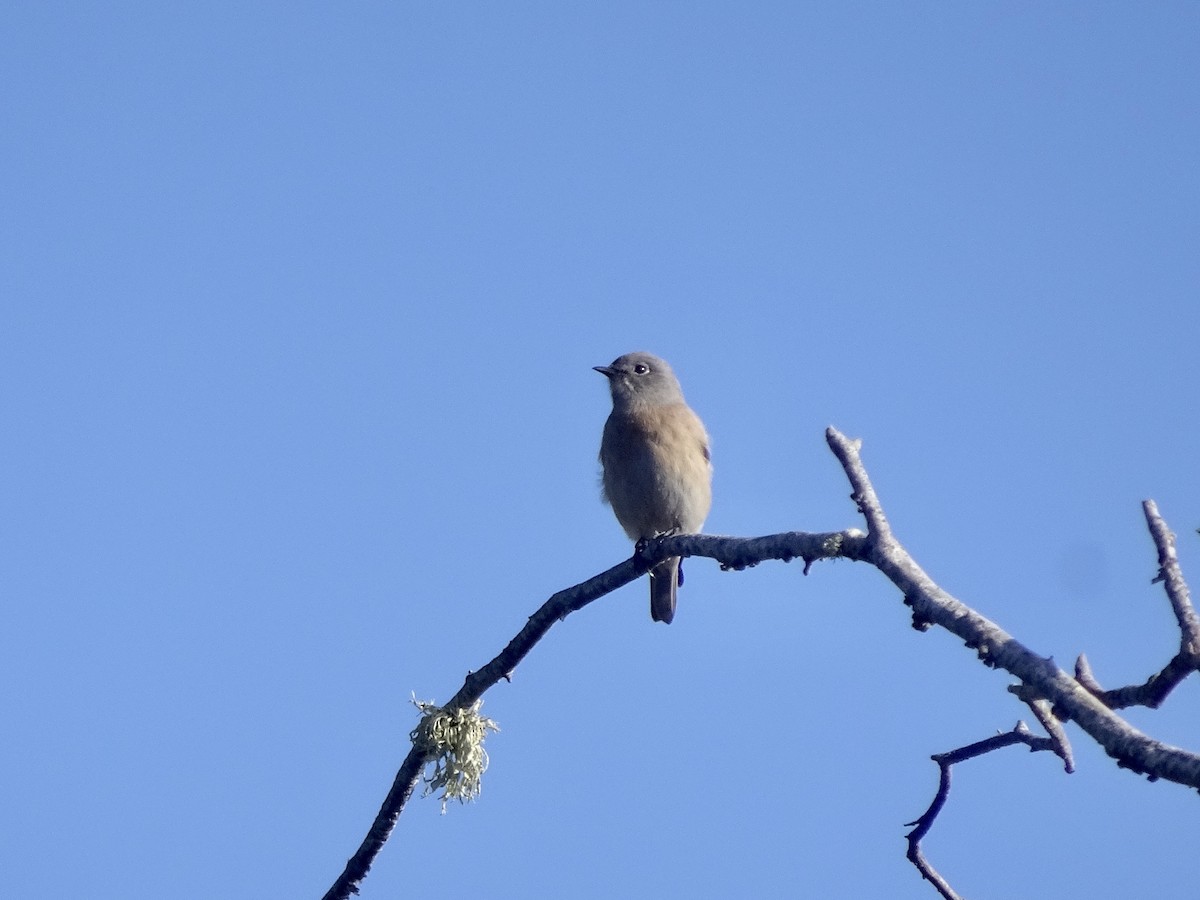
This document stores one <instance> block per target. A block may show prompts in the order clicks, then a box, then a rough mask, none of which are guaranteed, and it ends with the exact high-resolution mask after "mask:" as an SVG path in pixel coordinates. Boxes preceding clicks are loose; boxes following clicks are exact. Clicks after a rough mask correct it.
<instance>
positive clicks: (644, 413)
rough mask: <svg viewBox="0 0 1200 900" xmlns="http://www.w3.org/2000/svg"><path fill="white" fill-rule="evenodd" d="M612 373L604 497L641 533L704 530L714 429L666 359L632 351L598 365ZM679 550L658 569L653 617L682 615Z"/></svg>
mask: <svg viewBox="0 0 1200 900" xmlns="http://www.w3.org/2000/svg"><path fill="white" fill-rule="evenodd" d="M594 368H595V369H596V371H597V372H599V373H600V374H601V375H604V376H605V377H606V378H607V379H608V386H609V388H610V390H611V391H612V401H613V408H612V413H610V414H609V417H608V421H607V422H605V423H604V437H603V439H602V440H601V441H600V464H601V466H603V468H604V476H603V483H604V500H605V502H606V503H608V504H609V505H610V506H612V509H613V512H614V513H615V514H616V516H617V521H618V522H620V523H621V527H622V528H624V529H625V533H626V534H627V535H629V537H630V538H632V539H633V540H634V541H643V540H650V539H652V538H656V537H660V536H662V535H668V534H693V533H695V532H697V531H699V530H700V526H701V525H703V524H704V518H705V516H707V515H708V509H709V507H710V506H711V505H712V463H711V462H710V458H709V452H708V433H707V432H706V431H705V430H704V423H703V422H701V421H700V417H699V416H697V415H696V414H695V413H694V412H692V411H691V409H690V408H688V405H687V403H685V402H684V399H683V391H682V389H681V388H680V387H679V380H678V379H677V378H676V377H675V373H674V372H672V371H671V367H670V366H668V365H667V363H666V361H665V360H661V359H659V358H658V357H657V356H653V355H652V354H649V353H627V354H625V355H624V356H621V357H618V358H617V359H615V360H613V362H612V364H611V365H607V366H595V367H594ZM682 583H683V571H682V568H681V561H680V559H679V557H678V556H673V557H671V558H670V559H664V560H663V561H662V562H660V563H658V564H657V565H656V566H655V567H654V568H653V569H651V570H650V617H651V618H652V619H653V620H654V621H655V622H666V623H667V624H670V622H671V620H672V619H674V618H675V587H676V585H677V584H682Z"/></svg>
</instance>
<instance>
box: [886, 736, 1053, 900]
mask: <svg viewBox="0 0 1200 900" xmlns="http://www.w3.org/2000/svg"><path fill="white" fill-rule="evenodd" d="M1013 744H1024V745H1025V746H1027V747H1029V749H1030V750H1031V751H1034V752H1037V751H1038V750H1049V751H1051V752H1054V753H1058V748H1057V747H1056V746H1055V742H1054V741H1052V740H1051V739H1050V738H1044V737H1038V736H1036V735H1034V734H1031V733H1030V731H1029V729H1028V728H1027V727H1026V726H1025V723H1024V722H1018V723H1017V724H1016V727H1015V728H1013V730H1012V731H1008V732H1005V733H1004V734H998V735H996V736H995V737H990V738H986V739H985V740H982V741H976V742H975V743H974V744H968V745H967V746H965V747H959V748H958V749H957V750H951V751H950V752H948V753H938V754H936V755H934V756H933V757H931V758H932V759H933V761H934V762H935V763H937V764H938V769H939V773H940V777H939V780H938V789H937V793H936V794H935V795H934V797H933V802H932V803H930V804H929V809H927V810H925V812H924V813H923V814H922V815H921V817H920V818H919V819H917V820H916V821H915V822H909V823H907V824H909V825H915V826H916V827H915V828H913V830H912V831H910V832H909V833H908V834H907V835H906V836H905V837H906V839H907V840H908V854H907V856H908V859H909V862H911V863H912V864H913V865H914V866H916V867H917V871H918V872H920V873H921V877H922V878H924V879H925V880H926V881H928V882H929V883H930V884H932V885H933V886H934V887H935V888H936V889H937V892H938V893H939V894H941V895H942V896H943V897H944V898H946V900H962V898H961V897H960V896H959V895H958V894H957V893H956V892H955V891H954V889H953V888H952V887H950V883H949V882H948V881H946V879H945V878H943V877H942V876H941V875H940V874H939V873H938V871H937V869H935V868H934V867H933V865H932V864H931V863H930V862H929V860H928V859H926V858H925V854H924V853H923V852H922V851H921V841H922V839H923V838H924V837H925V835H927V834H929V829H931V828H932V827H933V823H934V821H935V820H936V819H937V817H938V814H939V813H941V811H942V808H943V807H944V806H945V805H946V800H947V798H949V796H950V770H951V768H952V767H953V766H954V765H955V764H956V763H960V762H966V761H967V760H968V759H974V758H975V757H977V756H983V755H984V754H985V753H991V752H992V751H993V750H1000V749H1001V748H1003V747H1011V746H1012V745H1013ZM1060 755H1061V754H1060ZM1068 771H1069V769H1068Z"/></svg>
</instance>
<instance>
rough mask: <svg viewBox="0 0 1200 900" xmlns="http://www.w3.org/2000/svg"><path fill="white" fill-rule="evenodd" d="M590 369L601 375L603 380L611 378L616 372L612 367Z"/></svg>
mask: <svg viewBox="0 0 1200 900" xmlns="http://www.w3.org/2000/svg"><path fill="white" fill-rule="evenodd" d="M592 368H593V369H595V370H596V371H597V372H599V373H600V374H601V375H603V376H604V377H605V378H612V377H613V376H614V375H616V374H617V370H616V369H614V368H613V367H612V366H592Z"/></svg>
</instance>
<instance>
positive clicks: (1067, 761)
mask: <svg viewBox="0 0 1200 900" xmlns="http://www.w3.org/2000/svg"><path fill="white" fill-rule="evenodd" d="M826 440H827V441H828V443H829V446H830V448H831V449H832V450H833V453H834V455H835V456H836V457H837V458H838V460H839V462H841V464H842V468H843V470H844V471H845V473H846V477H847V478H848V479H849V481H850V484H851V487H852V494H851V497H852V499H853V500H854V501H855V503H856V504H857V506H858V509H859V511H860V512H861V513H862V515H863V516H864V518H865V519H866V523H867V526H868V529H869V533H868V534H863V533H862V532H861V531H859V530H857V529H848V530H846V531H839V532H827V533H820V534H810V533H807V532H800V531H792V532H786V533H783V534H773V535H766V536H763V537H757V538H734V537H719V536H714V535H697V534H691V535H676V536H672V537H666V538H660V539H658V540H654V541H649V542H646V543H645V544H644V545H643V546H639V548H638V549H637V551H636V552H635V553H634V556H633V557H632V558H630V559H628V560H626V561H625V562H623V563H621V564H620V565H617V566H614V567H613V568H611V569H609V570H608V571H606V572H602V573H600V574H599V575H596V576H595V577H594V578H591V579H589V580H587V581H585V582H583V583H581V584H577V585H575V586H574V587H570V588H566V589H565V590H562V591H559V592H558V593H556V594H555V595H554V596H552V597H551V598H550V599H549V600H547V601H546V602H545V603H544V604H543V605H542V606H541V608H540V609H538V610H537V612H535V613H534V614H533V615H532V616H530V617H529V620H528V621H527V622H526V623H525V626H524V627H523V628H522V629H521V630H520V631H519V632H518V633H517V635H516V636H515V637H514V638H513V639H512V640H511V641H510V642H509V643H508V645H507V646H506V647H505V648H504V649H503V650H502V651H501V652H500V653H499V654H497V656H496V657H495V658H494V659H492V660H491V661H489V662H488V663H487V664H486V665H484V666H483V667H482V668H480V669H479V670H478V671H475V672H472V673H470V674H469V675H467V677H466V680H465V681H464V682H463V686H462V687H461V688H460V689H459V691H458V693H456V694H455V695H454V696H453V697H452V698H451V699H450V701H449V702H448V703H447V704H446V706H445V707H444V709H445V710H448V711H453V710H457V709H469V708H470V707H471V706H472V705H473V704H474V703H475V702H476V701H477V700H479V699H480V698H481V697H482V696H483V694H484V692H485V691H487V690H488V689H489V688H490V687H492V686H493V685H494V684H496V683H497V682H499V681H500V680H501V679H505V680H510V679H511V675H512V672H513V670H514V669H515V668H516V667H517V665H518V664H519V663H520V662H521V660H523V659H524V658H525V656H526V655H527V654H528V653H529V652H530V651H531V650H532V649H533V647H534V645H535V644H537V642H538V641H540V640H541V639H542V638H543V637H544V636H545V635H546V633H547V632H548V631H549V630H550V628H551V627H552V626H553V625H554V623H555V622H558V621H561V620H562V619H564V618H565V617H566V616H568V615H570V614H571V613H572V612H576V611H577V610H580V609H582V608H583V607H584V606H586V605H588V604H589V603H591V602H592V601H594V600H597V599H599V598H600V597H603V596H605V595H606V594H609V593H611V592H612V591H615V590H617V589H618V588H620V587H623V586H624V585H626V584H629V583H630V582H632V581H635V580H636V579H638V578H640V577H641V576H643V575H645V574H646V572H648V571H649V570H650V568H651V567H652V566H653V565H654V564H655V563H657V562H659V561H661V560H663V559H666V558H667V557H670V556H688V557H691V556H702V557H707V558H709V559H714V560H716V561H717V562H718V563H720V565H721V567H722V568H723V569H727V570H729V569H732V570H741V569H744V568H747V567H749V566H754V565H757V564H758V563H760V562H764V561H766V560H782V561H785V562H787V561H791V560H794V559H803V560H804V572H805V574H807V573H808V570H809V567H810V566H811V565H812V563H813V562H815V561H816V560H820V559H832V558H837V557H840V558H844V559H851V560H856V561H860V562H867V563H869V564H871V565H873V566H874V567H876V568H877V569H879V571H880V572H882V573H883V574H884V575H885V576H886V577H887V578H888V579H889V580H890V581H891V582H892V583H893V584H895V585H896V587H897V588H899V589H900V591H901V593H902V594H903V597H904V602H905V604H907V605H908V606H910V607H911V608H912V611H913V626H914V627H915V628H917V629H919V630H922V631H924V630H927V629H928V628H930V627H932V626H934V625H939V626H941V627H943V628H945V629H947V630H948V631H950V632H951V633H952V634H955V635H957V636H958V637H959V638H961V639H962V640H963V642H964V643H965V644H966V645H967V646H968V647H970V648H971V649H972V650H974V651H975V652H976V654H977V655H978V657H979V658H980V659H981V660H982V661H983V662H984V664H985V665H988V666H993V667H998V668H1001V669H1004V670H1005V671H1007V672H1009V673H1010V674H1012V675H1014V676H1015V677H1016V678H1017V679H1018V681H1019V684H1017V685H1014V686H1012V687H1011V688H1010V690H1012V691H1013V693H1015V694H1016V695H1017V696H1018V697H1019V698H1020V699H1021V700H1023V701H1024V702H1025V703H1027V704H1028V705H1029V706H1030V708H1031V709H1032V710H1033V712H1034V715H1035V716H1036V717H1037V719H1038V721H1039V722H1040V723H1041V724H1042V726H1043V727H1044V728H1046V730H1047V733H1048V734H1049V735H1050V736H1049V737H1045V738H1042V737H1035V736H1033V735H1031V734H1030V733H1029V732H1028V729H1026V728H1025V726H1024V725H1023V724H1018V727H1017V728H1016V729H1014V730H1013V731H1012V732H1009V733H1007V734H1004V735H999V736H997V737H995V738H989V739H988V740H987V741H981V742H979V743H977V744H972V745H970V746H969V747H964V748H962V749H960V750H956V751H953V752H952V753H949V754H943V755H941V756H937V757H934V759H935V760H937V761H938V764H939V766H942V767H943V775H942V780H943V785H942V787H941V788H939V792H938V796H937V797H935V799H934V803H933V805H931V807H930V809H929V811H927V812H926V814H925V815H924V816H922V817H921V819H919V820H918V821H917V822H916V823H914V824H916V825H917V828H916V829H914V831H913V833H912V835H910V858H913V856H914V855H915V856H917V857H918V858H920V859H923V857H922V856H921V854H920V847H919V841H920V838H921V837H923V836H924V835H925V833H927V832H928V830H929V827H930V825H932V822H933V819H934V818H936V816H937V812H938V811H939V810H940V809H941V807H942V806H943V805H944V804H945V800H946V795H947V792H948V790H949V766H950V765H952V764H953V763H954V762H957V761H961V760H962V759H967V758H971V757H973V756H977V755H979V754H980V753H984V752H988V750H989V749H995V748H997V747H1000V746H1009V745H1010V744H1012V743H1024V744H1027V745H1028V746H1030V747H1031V748H1033V749H1035V750H1050V751H1052V752H1054V753H1055V754H1057V755H1058V756H1059V757H1060V758H1061V759H1062V760H1063V763H1064V766H1065V767H1066V769H1067V771H1068V772H1070V771H1072V769H1073V767H1074V764H1073V761H1072V755H1071V748H1070V744H1069V743H1068V741H1067V737H1066V734H1065V732H1064V731H1063V729H1062V727H1061V725H1060V724H1059V722H1058V720H1063V721H1066V720H1073V721H1075V722H1076V723H1077V724H1078V725H1079V727H1080V728H1082V729H1083V730H1084V731H1085V732H1086V733H1087V734H1088V735H1090V736H1091V737H1092V738H1093V739H1094V740H1095V741H1096V742H1097V743H1098V744H1100V745H1101V746H1102V747H1104V749H1105V750H1106V751H1107V752H1108V754H1109V755H1110V756H1112V757H1113V758H1114V759H1116V760H1117V765H1118V766H1122V767H1124V768H1128V769H1132V770H1133V771H1135V772H1140V773H1144V774H1146V775H1148V776H1149V777H1150V778H1151V779H1156V778H1164V779H1167V780H1169V781H1174V782H1178V783H1179V784H1184V785H1188V786H1190V787H1193V788H1200V755H1197V754H1195V753H1190V752H1188V751H1185V750H1182V749H1180V748H1177V747H1171V746H1169V745H1166V744H1163V743H1160V742H1159V741H1156V740H1153V739H1152V738H1149V737H1147V736H1146V735H1144V734H1142V733H1141V732H1139V731H1137V730H1136V729H1134V728H1133V727H1132V726H1131V725H1129V723H1127V722H1125V721H1124V720H1123V719H1121V718H1120V717H1119V716H1118V715H1116V713H1114V712H1113V710H1112V709H1110V708H1109V707H1108V706H1106V705H1105V703H1104V702H1102V699H1101V698H1099V697H1097V696H1096V691H1097V690H1098V686H1095V685H1094V680H1093V685H1092V687H1089V686H1085V685H1084V684H1082V683H1081V680H1082V679H1083V676H1081V678H1080V679H1078V680H1077V679H1076V678H1073V677H1071V676H1070V675H1068V674H1067V673H1066V672H1064V671H1062V670H1061V669H1059V668H1058V667H1057V666H1056V665H1055V664H1054V662H1053V660H1051V659H1046V658H1043V657H1041V656H1038V655H1037V654H1035V653H1034V652H1033V651H1031V650H1029V649H1028V648H1026V647H1025V646H1024V645H1022V644H1021V643H1019V642H1018V641H1017V640H1016V639H1014V638H1013V637H1012V636H1011V635H1009V634H1007V633H1006V632H1005V631H1004V630H1003V629H1001V628H1000V627H999V626H998V625H996V624H995V623H994V622H992V621H990V620H989V619H987V618H985V617H984V616H982V615H980V614H979V613H977V612H975V611H974V610H972V609H971V608H970V607H968V606H966V605H965V604H963V603H961V602H960V601H959V600H957V599H955V598H954V597H953V596H951V595H950V594H949V593H947V592H946V591H944V590H942V589H941V588H940V587H938V586H937V584H935V583H934V581H933V580H932V579H931V578H930V577H929V576H928V575H927V574H926V573H925V572H924V571H923V570H922V569H921V567H920V566H918V565H917V563H916V562H915V561H914V560H913V559H912V557H911V556H909V555H908V553H907V551H905V550H904V548H903V547H902V546H901V545H900V543H899V541H897V540H896V539H895V537H894V535H893V534H892V530H891V526H890V525H889V523H888V520H887V517H886V516H885V515H884V512H883V507H882V505H881V504H880V502H879V498H878V496H877V495H876V493H875V489H874V487H873V486H872V485H871V481H870V479H869V478H868V476H867V473H866V470H865V468H864V467H863V465H862V461H861V459H860V458H859V449H860V446H861V444H860V442H858V441H850V440H848V439H847V438H846V437H844V436H843V435H842V434H841V433H839V432H838V431H837V430H835V429H833V428H830V429H828V430H827V431H826ZM1146 510H1147V511H1146V515H1147V519H1148V521H1149V522H1150V526H1151V532H1152V534H1153V535H1154V537H1155V543H1156V544H1157V545H1158V547H1159V566H1160V579H1156V580H1163V581H1164V582H1165V583H1166V587H1167V592H1168V596H1169V597H1170V599H1171V602H1172V606H1173V607H1174V609H1175V611H1176V618H1177V620H1178V621H1179V623H1180V628H1181V630H1183V632H1184V635H1185V638H1184V645H1185V649H1186V651H1187V653H1188V654H1190V655H1189V656H1188V662H1189V664H1190V665H1191V667H1192V669H1194V668H1195V660H1196V658H1197V653H1198V650H1197V648H1198V646H1200V641H1198V639H1197V635H1198V634H1200V623H1198V622H1197V618H1196V615H1195V612H1194V611H1193V610H1192V607H1191V602H1190V599H1189V597H1188V591H1187V585H1186V584H1185V583H1184V581H1183V576H1182V574H1181V573H1180V572H1179V567H1178V562H1177V560H1176V559H1175V551H1174V544H1173V540H1172V538H1171V536H1170V533H1169V532H1168V531H1167V530H1166V526H1165V524H1163V523H1162V520H1161V518H1160V517H1159V516H1158V512H1157V510H1156V509H1154V507H1153V503H1148V504H1147V507H1146ZM1183 653H1184V651H1183V650H1181V655H1183ZM1084 665H1085V666H1086V661H1084ZM1180 665H1182V663H1181V664H1180ZM1170 668H1171V667H1170V665H1168V669H1170ZM1165 671H1167V670H1164V672H1165ZM1189 671H1191V669H1189ZM1160 676H1161V673H1160ZM1156 677H1159V676H1156ZM1151 680H1152V681H1153V679H1151ZM1173 686H1174V685H1172V687H1173ZM1093 688H1095V689H1093ZM1168 690H1169V688H1168ZM1101 693H1103V692H1101ZM1163 696H1165V693H1164V694H1163ZM963 754H966V755H965V756H964V755H963ZM428 761H429V760H428V758H427V757H426V756H425V753H424V751H422V750H419V749H418V748H417V747H413V748H412V749H411V750H410V751H409V753H408V755H407V757H405V760H404V762H403V764H402V765H401V767H400V770H399V772H397V774H396V778H395V780H394V782H393V784H392V788H391V790H390V791H389V792H388V795H387V797H386V798H385V800H384V802H383V805H382V806H381V807H380V810H379V813H378V814H377V815H376V817H375V821H374V822H373V823H372V825H371V828H370V830H369V831H368V833H367V836H366V837H365V838H364V840H363V842H362V844H361V845H360V846H359V848H358V850H357V852H356V853H355V854H354V856H352V857H351V858H350V859H349V860H348V861H347V863H346V866H345V869H344V870H343V872H342V874H341V875H340V876H339V877H338V879H337V880H336V881H335V882H334V884H333V885H332V886H331V887H330V889H329V890H328V891H327V892H326V894H325V895H324V900H345V898H348V897H349V896H350V895H352V894H356V893H358V885H359V883H360V882H361V881H362V879H363V878H364V877H366V875H367V872H368V871H369V870H370V868H371V865H372V863H373V862H374V860H375V857H376V856H377V855H378V853H379V851H380V850H381V849H382V847H383V845H384V843H385V842H386V841H387V839H388V837H389V836H390V834H391V832H392V829H393V828H394V827H395V824H396V821H397V819H398V818H399V816H400V814H401V812H402V811H403V810H404V807H405V804H406V803H407V802H408V799H409V798H410V797H411V796H412V792H413V789H414V788H415V787H416V784H417V782H418V781H419V780H420V777H421V772H422V770H423V768H424V766H425V764H426V763H427V762H428ZM914 836H915V837H914ZM914 848H915V849H914ZM914 862H916V860H914ZM925 866H926V867H927V868H923V869H922V874H923V875H925V877H927V878H929V879H930V881H932V882H933V883H934V884H935V885H939V887H938V889H939V890H941V891H943V896H944V897H954V896H956V895H955V894H954V893H953V891H952V890H951V889H950V887H949V885H948V884H945V883H944V881H943V880H942V879H941V877H940V876H938V875H937V873H936V872H934V871H933V869H932V867H928V864H927V863H925ZM927 873H928V874H927ZM931 876H932V877H931ZM940 885H944V888H943V887H942V886H940ZM947 891H949V893H947Z"/></svg>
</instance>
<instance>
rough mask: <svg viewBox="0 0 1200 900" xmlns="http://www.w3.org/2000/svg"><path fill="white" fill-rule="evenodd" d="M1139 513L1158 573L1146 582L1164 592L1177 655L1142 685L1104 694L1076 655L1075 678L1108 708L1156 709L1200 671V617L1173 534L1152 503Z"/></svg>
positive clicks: (1129, 686) (1085, 662)
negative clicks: (1158, 584) (1151, 542)
mask: <svg viewBox="0 0 1200 900" xmlns="http://www.w3.org/2000/svg"><path fill="white" fill-rule="evenodd" d="M1142 511H1143V513H1144V514H1145V516H1146V526H1147V528H1149V529H1150V537H1151V538H1152V539H1153V540H1154V546H1155V547H1156V548H1157V550H1158V572H1157V573H1156V574H1155V576H1154V578H1153V579H1151V582H1150V583H1151V584H1154V583H1156V582H1160V581H1161V582H1162V584H1163V588H1164V589H1165V590H1166V594H1167V600H1168V601H1169V602H1170V604H1171V611H1172V612H1174V614H1175V622H1176V624H1177V625H1178V626H1179V652H1178V653H1176V654H1175V655H1174V656H1173V657H1171V659H1170V661H1169V662H1168V663H1167V664H1166V665H1165V666H1163V668H1162V670H1161V671H1159V672H1155V673H1154V674H1153V675H1151V676H1150V677H1149V678H1148V679H1146V681H1145V682H1144V683H1142V684H1131V685H1126V686H1125V687H1119V688H1113V689H1112V690H1107V691H1106V690H1105V689H1104V688H1103V687H1101V686H1100V682H1099V681H1098V680H1097V679H1096V676H1095V674H1094V673H1093V672H1092V667H1091V665H1090V664H1089V663H1088V659H1087V657H1086V656H1084V655H1083V654H1082V653H1081V654H1079V658H1078V659H1077V660H1076V661H1075V677H1076V678H1077V679H1079V683H1080V684H1082V685H1083V686H1084V687H1085V688H1087V689H1088V690H1089V691H1090V692H1091V693H1092V694H1093V695H1094V696H1095V697H1096V698H1097V699H1098V700H1099V701H1100V702H1101V703H1103V704H1104V705H1105V706H1107V707H1109V708H1110V709H1124V708H1126V707H1129V706H1148V707H1150V708H1151V709H1158V707H1159V706H1161V705H1162V703H1163V701H1164V700H1166V699H1167V696H1168V695H1169V694H1170V693H1171V691H1173V690H1175V688H1176V687H1178V686H1179V684H1180V683H1181V682H1182V681H1183V680H1184V679H1185V678H1187V677H1188V676H1189V675H1191V674H1192V673H1193V672H1196V671H1200V617H1197V615H1196V610H1195V607H1193V606H1192V597H1191V593H1190V592H1189V591H1188V586H1187V582H1186V581H1184V580H1183V570H1182V569H1181V568H1180V567H1179V557H1178V555H1177V554H1176V553H1175V535H1173V534H1172V533H1171V529H1169V528H1168V527H1167V523H1166V522H1164V521H1163V518H1162V516H1161V515H1159V512H1158V506H1157V505H1156V504H1155V502H1154V501H1153V500H1147V501H1145V502H1144V503H1143V504H1142Z"/></svg>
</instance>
